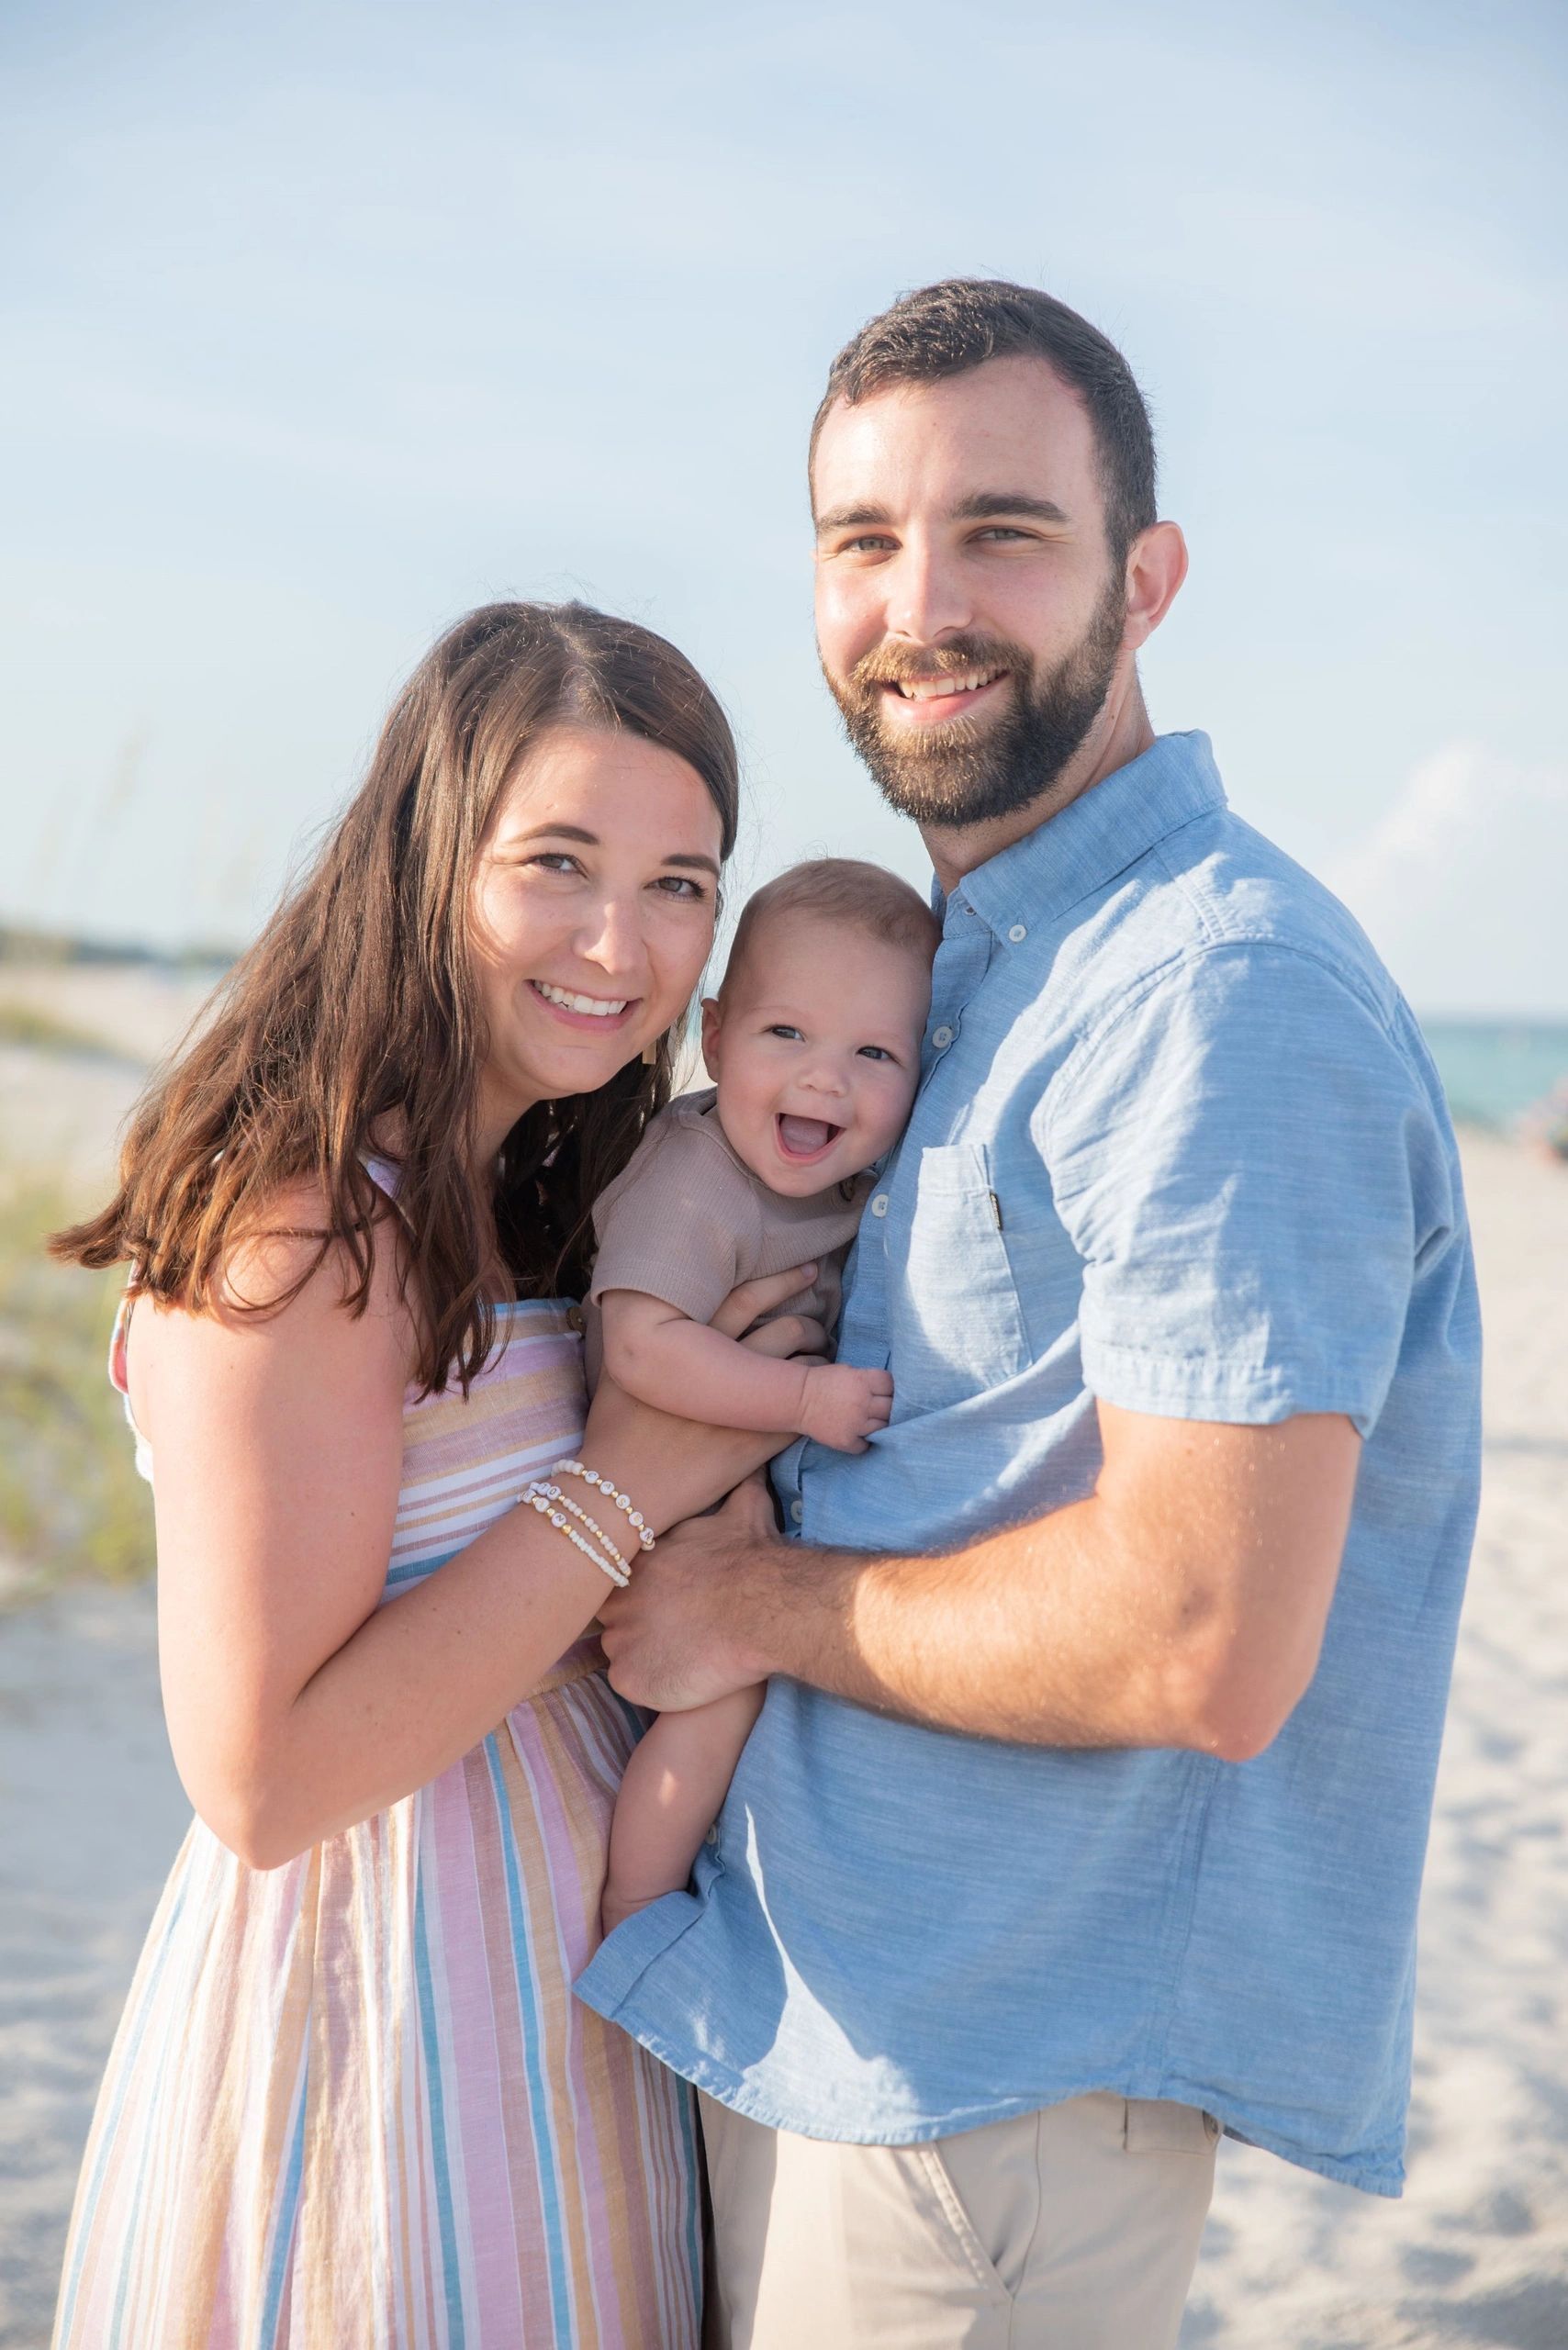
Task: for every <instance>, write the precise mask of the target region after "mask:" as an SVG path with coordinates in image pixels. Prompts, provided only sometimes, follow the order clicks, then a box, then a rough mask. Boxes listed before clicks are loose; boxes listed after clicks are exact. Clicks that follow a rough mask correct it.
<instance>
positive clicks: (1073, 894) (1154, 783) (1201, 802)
mask: <svg viewBox="0 0 1568 2350" xmlns="http://www.w3.org/2000/svg"><path fill="white" fill-rule="evenodd" d="M1225 804H1226V800H1225V787H1224V785H1223V784H1222V783H1221V782H1220V779H1219V769H1218V768H1217V767H1215V759H1214V752H1213V750H1212V749H1211V748H1210V745H1209V738H1208V736H1207V735H1206V734H1201V733H1191V734H1161V735H1160V736H1159V739H1158V741H1157V742H1155V743H1154V744H1153V745H1152V746H1151V748H1150V749H1148V750H1147V751H1145V752H1143V753H1141V754H1140V755H1139V756H1138V757H1137V758H1136V759H1133V760H1131V761H1130V762H1129V763H1128V765H1127V766H1126V767H1117V768H1116V769H1115V770H1114V773H1113V774H1111V775H1108V776H1106V777H1105V778H1104V779H1103V782H1100V783H1097V784H1095V785H1094V786H1093V787H1092V789H1091V790H1088V791H1086V792H1084V793H1083V794H1082V795H1081V798H1079V799H1077V800H1071V801H1070V803H1069V805H1068V806H1067V807H1065V808H1064V809H1063V810H1062V811H1061V813H1060V814H1059V815H1057V816H1052V817H1049V818H1048V819H1047V822H1045V823H1043V824H1037V825H1036V828H1035V830H1034V831H1033V832H1032V833H1025V835H1024V837H1023V839H1022V840H1019V841H1014V843H1013V844H1012V845H1011V847H1008V848H1004V849H1002V851H1001V852H1000V854H999V855H997V856H993V857H990V858H988V859H987V861H986V863H985V864H984V865H977V866H976V867H975V869H974V871H973V872H972V873H966V874H965V876H964V878H963V879H962V880H961V881H960V882H959V883H958V887H957V888H956V889H955V890H954V891H953V894H952V898H951V899H949V900H948V901H947V903H948V905H949V906H950V905H951V904H953V903H954V902H955V901H963V902H965V903H967V904H969V905H970V906H972V907H973V908H974V911H975V912H976V913H977V914H979V916H980V920H981V921H982V922H983V923H986V924H987V925H988V926H989V928H990V929H991V930H992V931H993V932H994V933H995V934H996V936H997V937H998V938H999V939H1003V940H1006V939H1009V938H1010V937H1011V936H1012V934H1014V933H1016V932H1018V931H1019V930H1020V928H1021V926H1022V927H1023V928H1025V929H1026V928H1027V926H1028V925H1029V924H1032V923H1051V922H1056V921H1058V919H1059V918H1060V916H1061V915H1063V914H1064V913H1066V912H1068V910H1069V908H1070V907H1071V906H1075V905H1077V904H1079V903H1080V901H1081V900H1082V899H1084V898H1087V897H1091V896H1092V894H1093V892H1094V891H1095V890H1101V889H1103V888H1104V886H1105V884H1106V882H1107V881H1112V880H1114V878H1115V877H1116V875H1117V874H1118V873H1124V872H1126V868H1127V867H1128V866H1129V865H1136V864H1137V860H1138V858H1139V857H1140V856H1147V854H1148V851H1149V850H1150V849H1151V848H1152V847H1153V846H1154V845H1155V843H1156V842H1157V841H1161V840H1164V839H1165V837H1166V836H1167V834H1170V833H1174V832H1178V831H1179V830H1180V829H1181V827H1182V825H1183V824H1189V823H1191V822H1192V821H1193V818H1194V817H1195V816H1204V815H1207V814H1209V813H1210V812H1211V811H1213V810H1215V809H1216V808H1223V807H1224V806H1225ZM936 902H937V903H938V905H940V902H941V901H940V895H939V893H938V896H937V900H936ZM1014 943H1016V942H1015V941H1014Z"/></svg>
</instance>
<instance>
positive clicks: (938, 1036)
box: [931, 1028, 953, 1053]
mask: <svg viewBox="0 0 1568 2350" xmlns="http://www.w3.org/2000/svg"><path fill="white" fill-rule="evenodd" d="M931 1041H932V1043H933V1044H934V1045H935V1047H936V1049H937V1051H938V1052H939V1053H940V1052H945V1051H946V1048H947V1046H949V1045H950V1044H951V1043H952V1041H953V1032H952V1030H951V1029H950V1028H934V1029H933V1030H932V1031H931Z"/></svg>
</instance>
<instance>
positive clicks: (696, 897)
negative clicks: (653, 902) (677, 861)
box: [654, 873, 708, 903]
mask: <svg viewBox="0 0 1568 2350" xmlns="http://www.w3.org/2000/svg"><path fill="white" fill-rule="evenodd" d="M654 887H655V890H658V892H659V894H660V896H661V897H666V898H681V899H684V900H685V901H687V902H688V903H692V902H698V903H700V901H702V900H703V899H705V898H706V897H707V895H708V892H707V890H705V889H704V888H703V886H702V884H701V882H700V881H694V880H693V879H692V878H691V876H690V875H689V873H661V874H660V876H659V878H658V879H657V881H655V884H654Z"/></svg>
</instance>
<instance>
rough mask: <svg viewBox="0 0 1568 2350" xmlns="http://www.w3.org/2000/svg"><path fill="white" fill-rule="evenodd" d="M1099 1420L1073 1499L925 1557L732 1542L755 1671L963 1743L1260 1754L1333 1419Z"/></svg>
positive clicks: (1277, 1718) (1311, 1588) (1307, 1592)
mask: <svg viewBox="0 0 1568 2350" xmlns="http://www.w3.org/2000/svg"><path fill="white" fill-rule="evenodd" d="M1101 1421H1102V1428H1103V1435H1104V1438H1105V1459H1104V1464H1103V1469H1102V1472H1101V1477H1100V1482H1099V1484H1098V1486H1097V1488H1096V1490H1095V1491H1094V1493H1093V1494H1091V1495H1090V1496H1089V1497H1088V1498H1087V1499H1086V1500H1084V1501H1081V1502H1075V1503H1072V1504H1070V1505H1068V1506H1067V1507H1066V1508H1064V1509H1058V1510H1053V1511H1052V1512H1051V1513H1050V1514H1049V1516H1046V1517H1042V1518H1037V1519H1036V1520H1035V1521H1034V1522H1033V1523H1031V1524H1028V1525H1024V1526H1016V1527H1006V1528H1003V1529H1002V1532H1000V1533H998V1534H994V1535H991V1536H988V1537H986V1538H985V1539H983V1540H981V1541H979V1542H976V1543H973V1544H971V1545H969V1547H968V1548H966V1549H964V1550H958V1551H956V1552H953V1553H951V1554H949V1555H947V1556H946V1557H937V1558H881V1557H876V1556H870V1557H868V1556H865V1555H863V1554H860V1553H857V1552H853V1551H849V1552H846V1551H824V1550H801V1549H799V1548H798V1547H797V1546H794V1545H791V1544H781V1545H777V1546H773V1547H771V1548H759V1549H758V1550H756V1553H755V1555H753V1554H752V1553H751V1552H750V1551H749V1550H748V1553H747V1558H746V1564H745V1569H744V1571H743V1581H744V1582H745V1586H746V1588H747V1591H748V1593H749V1594H750V1595H751V1601H752V1604H751V1606H749V1607H747V1608H746V1609H745V1612H744V1613H743V1612H741V1611H739V1610H737V1620H739V1621H740V1622H741V1623H743V1624H745V1626H746V1627H747V1628H748V1631H749V1630H755V1633H756V1639H757V1643H758V1646H759V1649H760V1650H762V1651H764V1653H765V1656H766V1660H767V1661H766V1664H765V1665H764V1666H763V1668H762V1669H764V1670H767V1671H770V1672H776V1673H790V1674H791V1675H793V1676H794V1677H795V1678H796V1679H799V1680H802V1681H807V1682H811V1683H812V1684H814V1685H815V1686H816V1687H818V1688H821V1689H826V1690H831V1691H833V1692H834V1694H836V1695H840V1696H844V1697H852V1698H854V1699H855V1700H856V1701H857V1703H858V1704H860V1705H864V1706H874V1707H881V1708H883V1709H885V1710H886V1711H888V1712H890V1713H896V1714H901V1715H903V1716H905V1717H907V1718H910V1719H913V1720H915V1721H921V1722H928V1723H931V1724H933V1725H935V1726H936V1727H939V1728H943V1729H957V1730H967V1731H969V1732H971V1733H974V1734H976V1735H978V1736H980V1737H985V1738H1001V1739H1008V1740H1017V1741H1023V1742H1027V1743H1035V1744H1040V1745H1049V1746H1180V1747H1191V1748H1195V1749H1197V1750H1199V1751H1206V1752H1211V1753H1217V1754H1222V1755H1225V1756H1226V1757H1227V1758H1228V1759H1230V1760H1234V1761H1244V1760H1246V1759H1247V1758H1248V1757H1249V1756H1250V1755H1252V1754H1256V1753H1258V1752H1260V1751H1261V1749H1262V1748H1263V1747H1264V1746H1266V1745H1267V1744H1268V1743H1269V1741H1270V1740H1271V1739H1272V1738H1273V1737H1274V1736H1275V1735H1276V1733H1277V1732H1278V1730H1279V1729H1280V1728H1281V1727H1282V1724H1283V1722H1284V1721H1285V1720H1286V1719H1287V1718H1288V1717H1289V1714H1290V1712H1291V1710H1292V1708H1293V1707H1294V1706H1295V1705H1296V1703H1297V1701H1298V1700H1299V1698H1300V1697H1301V1695H1302V1694H1303V1692H1304V1691H1305V1688H1306V1687H1307V1685H1308V1684H1309V1682H1310V1681H1311V1679H1312V1675H1313V1673H1314V1672H1315V1671H1316V1664H1317V1656H1318V1651H1319V1649H1320V1646H1321V1643H1322V1639H1323V1631H1324V1626H1325V1624H1326V1622H1327V1615H1328V1608H1329V1606H1330V1604H1331V1602H1332V1599H1333V1595H1334V1586H1335V1582H1336V1579H1337V1577H1338V1569H1339V1559H1340V1554H1341V1551H1342V1550H1343V1548H1344V1542H1345V1536H1346V1531H1347V1528H1348V1527H1349V1524H1350V1505H1351V1499H1352V1496H1353V1494H1354V1491H1355V1481H1356V1469H1357V1463H1358V1460H1359V1458H1360V1449H1361V1448H1360V1442H1359V1439H1358V1438H1357V1437H1356V1434H1355V1431H1354V1430H1353V1428H1352V1427H1350V1423H1349V1421H1348V1420H1345V1419H1343V1418H1341V1417H1339V1416H1338V1415H1334V1414H1316V1415H1313V1414H1303V1415H1302V1416H1299V1417H1298V1418H1295V1419H1294V1420H1290V1421H1286V1422H1282V1423H1279V1424H1277V1425H1275V1426H1272V1427H1226V1426H1223V1425H1213V1424H1209V1423H1203V1422H1179V1421H1158V1420H1153V1419H1149V1418H1147V1417H1144V1416H1140V1415H1137V1414H1129V1413H1121V1412H1115V1411H1113V1410H1112V1409H1111V1408H1110V1407H1109V1406H1106V1405H1102V1406H1101Z"/></svg>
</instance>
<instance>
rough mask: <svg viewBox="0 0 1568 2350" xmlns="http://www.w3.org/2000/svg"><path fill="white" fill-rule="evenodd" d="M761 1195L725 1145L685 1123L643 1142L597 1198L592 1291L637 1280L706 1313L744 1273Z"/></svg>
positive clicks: (701, 1317) (672, 1301)
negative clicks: (755, 1192)
mask: <svg viewBox="0 0 1568 2350" xmlns="http://www.w3.org/2000/svg"><path fill="white" fill-rule="evenodd" d="M756 1222H757V1209H756V1199H755V1197H754V1196H753V1193H752V1191H751V1188H750V1186H749V1184H748V1183H747V1182H746V1181H745V1176H744V1175H743V1174H742V1173H741V1172H740V1171H739V1169H736V1168H735V1167H734V1166H733V1165H732V1163H731V1161H730V1159H729V1158H728V1157H727V1155H726V1154H725V1153H724V1152H723V1151H722V1149H719V1148H716V1147H714V1146H713V1145H712V1144H711V1142H710V1140H709V1138H708V1137H707V1136H705V1135H703V1134H701V1133H694V1132H692V1130H691V1129H690V1128H689V1127H682V1126H678V1125H676V1126H671V1127H669V1128H667V1129H661V1130H660V1131H659V1133H658V1134H657V1136H655V1137H653V1138H652V1139H651V1140H650V1141H648V1142H644V1145H643V1146H642V1147H641V1148H640V1149H639V1150H638V1152H637V1154H636V1156H635V1157H634V1158H633V1160H632V1163H631V1165H630V1166H629V1167H628V1168H627V1169H625V1171H624V1173H623V1174H622V1175H621V1176H619V1177H618V1178H617V1180H616V1181H615V1182H614V1183H613V1184H612V1185H611V1186H610V1189H609V1191H607V1192H605V1193H604V1195H603V1197H602V1198H601V1199H600V1201H599V1207H598V1209H597V1211H596V1213H595V1217H594V1224H595V1230H596V1232H597V1235H598V1239H599V1254H598V1256H597V1257H596V1259H595V1260H594V1269H593V1285H592V1288H591V1289H590V1291H589V1292H588V1293H589V1296H590V1297H592V1298H596V1299H597V1298H599V1297H602V1296H603V1294H604V1292H605V1291H606V1290H610V1289H634V1290H639V1291H641V1292H642V1293H643V1294H644V1296H646V1297H657V1298H662V1299H663V1301H664V1303H665V1304H666V1305H673V1306H674V1307H675V1308H676V1309H677V1311H678V1313H681V1314H684V1315H688V1316H689V1318H690V1319H691V1320H692V1321H693V1322H708V1321H711V1319H712V1317H713V1315H714V1314H715V1313H716V1312H717V1310H718V1308H719V1307H720V1306H721V1305H722V1304H723V1302H724V1300H725V1298H726V1297H728V1295H729V1293H730V1292H731V1290H733V1289H734V1286H735V1284H736V1282H737V1281H739V1280H740V1279H741V1278H742V1275H741V1270H740V1268H741V1266H742V1263H743V1261H744V1260H745V1259H746V1258H747V1256H748V1253H751V1252H752V1244H753V1242H754V1240H755V1234H756Z"/></svg>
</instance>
